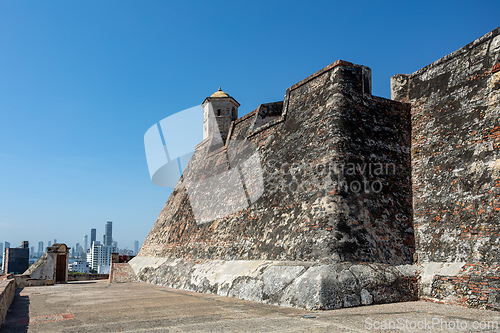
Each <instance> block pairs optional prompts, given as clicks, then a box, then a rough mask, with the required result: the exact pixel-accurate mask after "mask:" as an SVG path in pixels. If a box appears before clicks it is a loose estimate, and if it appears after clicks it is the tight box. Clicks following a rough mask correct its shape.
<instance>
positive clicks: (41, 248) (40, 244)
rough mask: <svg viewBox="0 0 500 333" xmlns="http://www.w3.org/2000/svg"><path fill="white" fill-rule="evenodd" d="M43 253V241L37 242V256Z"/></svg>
mask: <svg viewBox="0 0 500 333" xmlns="http://www.w3.org/2000/svg"><path fill="white" fill-rule="evenodd" d="M44 253H45V249H44V248H43V242H38V256H39V257H41V256H42V255H43V254H44Z"/></svg>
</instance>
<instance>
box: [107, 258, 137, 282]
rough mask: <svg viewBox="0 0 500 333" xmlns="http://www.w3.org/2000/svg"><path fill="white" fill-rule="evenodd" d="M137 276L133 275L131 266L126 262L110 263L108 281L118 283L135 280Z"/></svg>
mask: <svg viewBox="0 0 500 333" xmlns="http://www.w3.org/2000/svg"><path fill="white" fill-rule="evenodd" d="M135 281H137V277H136V276H135V273H134V271H133V270H132V267H130V265H129V264H128V263H127V262H122V263H117V262H114V263H112V264H111V269H110V271H109V283H119V282H135Z"/></svg>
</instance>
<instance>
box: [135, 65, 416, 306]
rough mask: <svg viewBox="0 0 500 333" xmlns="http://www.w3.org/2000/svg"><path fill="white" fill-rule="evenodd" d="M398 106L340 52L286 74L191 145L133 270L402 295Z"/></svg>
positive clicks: (361, 295) (406, 279)
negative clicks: (293, 76) (224, 129)
mask: <svg viewBox="0 0 500 333" xmlns="http://www.w3.org/2000/svg"><path fill="white" fill-rule="evenodd" d="M409 111H410V109H409V105H407V104H405V103H400V102H395V101H391V100H387V99H383V98H379V97H375V96H372V95H371V71H370V69H369V68H368V67H365V66H360V65H354V64H351V63H349V62H345V61H337V62H335V63H333V64H331V65H330V66H327V67H326V68H324V69H322V70H320V71H319V72H317V73H315V74H313V75H311V76H310V77H308V78H306V79H304V80H303V81H301V82H299V83H297V84H295V85H294V86H292V87H290V88H289V89H288V90H287V91H286V94H285V99H284V101H282V102H276V103H268V104H262V105H260V106H259V108H258V109H256V110H254V111H253V112H251V113H249V114H247V115H246V116H244V117H241V118H239V119H237V120H236V121H234V122H233V123H232V125H231V128H230V130H229V133H228V138H227V141H226V142H225V145H224V147H222V148H219V147H220V145H219V146H217V145H214V144H213V142H212V141H211V140H210V138H207V139H205V140H204V141H203V142H201V143H200V144H199V145H198V146H197V147H196V150H195V153H194V155H193V157H192V159H191V161H190V162H189V165H188V167H187V169H186V170H185V171H184V173H183V176H182V178H181V180H180V181H179V182H178V184H177V186H176V187H175V189H174V191H173V193H172V195H171V196H170V198H169V199H168V201H167V203H166V205H165V207H164V208H163V210H162V211H161V213H160V216H159V217H158V219H157V221H156V223H155V225H154V226H153V228H152V230H151V232H150V234H149V235H148V237H147V239H146V241H145V243H144V245H143V247H142V248H141V251H140V253H139V255H138V256H137V257H136V258H134V259H133V260H132V261H131V262H130V264H131V266H132V267H133V269H134V272H135V273H136V275H137V276H138V278H139V279H141V280H143V281H149V282H153V283H159V284H164V285H168V286H173V287H176V288H184V289H190V290H196V291H204V292H214V293H218V294H221V295H229V296H235V297H241V298H245V299H251V300H256V301H266V302H270V303H273V304H281V305H288V306H299V307H308V308H338V307H343V306H354V305H360V304H372V303H383V302H391V301H400V300H409V299H414V298H415V296H416V294H415V292H416V289H415V278H414V270H413V269H412V268H411V267H410V266H408V264H411V263H412V258H413V250H414V238H413V224H412V210H411V202H412V197H411V180H410V113H409ZM201 130H202V129H200V131H201ZM299 294H300V295H301V296H297V297H296V295H299Z"/></svg>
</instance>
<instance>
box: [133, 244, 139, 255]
mask: <svg viewBox="0 0 500 333" xmlns="http://www.w3.org/2000/svg"><path fill="white" fill-rule="evenodd" d="M137 253H139V241H137V240H136V241H134V254H135V255H137Z"/></svg>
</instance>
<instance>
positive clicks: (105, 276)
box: [68, 273, 109, 281]
mask: <svg viewBox="0 0 500 333" xmlns="http://www.w3.org/2000/svg"><path fill="white" fill-rule="evenodd" d="M107 279H109V274H71V273H69V274H68V281H88V280H107Z"/></svg>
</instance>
